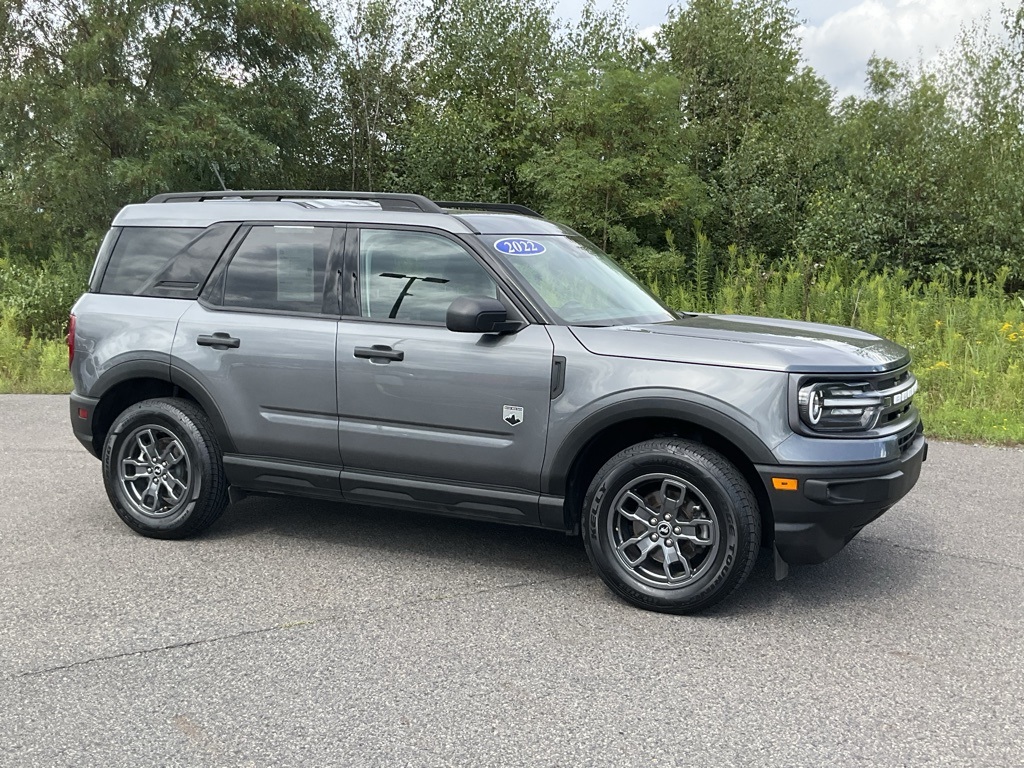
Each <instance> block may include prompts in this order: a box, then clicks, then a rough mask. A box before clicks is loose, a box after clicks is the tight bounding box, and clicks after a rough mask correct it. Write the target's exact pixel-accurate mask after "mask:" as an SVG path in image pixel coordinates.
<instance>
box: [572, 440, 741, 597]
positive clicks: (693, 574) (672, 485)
mask: <svg viewBox="0 0 1024 768" xmlns="http://www.w3.org/2000/svg"><path fill="white" fill-rule="evenodd" d="M582 512H583V514H582V522H583V525H582V528H583V540H584V544H585V545H586V549H587V555H588V556H589V557H590V562H591V563H593V565H594V568H595V569H596V570H597V572H598V574H600V576H601V578H602V579H603V580H604V582H605V584H607V585H608V587H609V588H611V590H612V591H613V592H614V593H615V594H617V595H618V596H619V597H621V598H623V599H624V600H626V601H627V602H629V603H632V604H633V605H635V606H636V607H638V608H643V609H646V610H649V611H660V612H663V613H693V612H696V611H700V610H702V609H704V608H708V607H709V606H712V605H714V604H715V603H718V602H720V601H722V600H724V599H725V598H726V597H728V596H729V595H730V594H731V593H732V592H733V591H734V590H735V589H736V588H737V587H739V586H740V584H742V583H743V582H744V581H745V580H746V578H747V576H748V575H749V574H750V571H751V569H752V568H753V567H754V562H755V560H756V559H757V551H758V547H759V545H760V542H761V516H760V513H759V511H758V507H757V501H756V500H755V498H754V494H753V492H752V491H751V490H750V486H749V485H748V484H747V481H746V480H745V479H744V478H743V475H741V474H740V472H739V471H738V470H737V469H736V467H735V466H733V465H732V464H731V463H730V462H729V461H728V460H727V459H726V458H725V457H724V456H722V455H721V454H720V453H718V452H717V451H715V450H712V449H711V448H708V447H707V446H705V445H702V444H700V443H695V442H691V441H688V440H681V439H676V438H659V439H656V440H648V441H645V442H643V443H638V444H637V445H634V446H632V447H630V448H627V449H626V450H624V451H622V452H620V453H618V454H616V455H615V456H613V457H612V458H611V459H609V460H608V462H607V463H606V464H605V465H604V466H603V467H602V468H601V469H600V471H599V472H598V473H597V474H596V475H595V476H594V479H593V481H592V482H591V484H590V488H589V489H588V490H587V494H586V496H585V498H584V502H583V510H582Z"/></svg>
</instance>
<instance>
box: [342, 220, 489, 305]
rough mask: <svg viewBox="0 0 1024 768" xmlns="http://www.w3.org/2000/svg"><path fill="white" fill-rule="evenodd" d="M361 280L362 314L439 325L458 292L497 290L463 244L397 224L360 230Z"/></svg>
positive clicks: (481, 293) (479, 293)
mask: <svg viewBox="0 0 1024 768" xmlns="http://www.w3.org/2000/svg"><path fill="white" fill-rule="evenodd" d="M359 286H360V304H361V314H362V316H363V317H367V318H373V319H375V320H385V319H392V320H406V321H409V322H425V323H435V324H439V325H444V322H445V315H446V314H447V312H448V306H449V305H450V304H451V303H452V302H453V301H454V300H455V299H456V298H458V297H459V296H486V297H490V298H496V296H497V286H496V285H495V283H494V280H492V279H491V277H490V275H488V274H487V272H486V270H484V268H483V267H482V266H480V264H479V263H478V262H477V261H476V259H474V258H473V257H472V256H471V255H470V254H469V252H468V251H466V249H465V248H463V247H462V246H460V245H458V244H457V243H454V242H452V241H451V240H449V239H448V238H446V237H441V236H440V235H434V234H430V233H428V232H411V231H408V230H397V229H363V230H360V234H359Z"/></svg>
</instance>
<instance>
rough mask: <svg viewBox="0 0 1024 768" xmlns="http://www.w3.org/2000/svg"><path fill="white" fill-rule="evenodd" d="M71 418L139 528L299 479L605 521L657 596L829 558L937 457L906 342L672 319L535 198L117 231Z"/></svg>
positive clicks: (183, 204) (201, 214)
mask: <svg viewBox="0 0 1024 768" xmlns="http://www.w3.org/2000/svg"><path fill="white" fill-rule="evenodd" d="M69 344H70V350H69V351H70V357H71V372H72V375H73V378H74V384H75V390H74V392H73V393H72V395H71V422H72V427H73V430H74V434H75V436H76V437H77V438H78V439H79V440H80V441H81V443H82V444H83V445H84V446H85V447H86V448H87V449H88V450H89V451H90V452H91V453H92V454H93V455H95V456H97V457H99V458H100V459H101V460H102V467H103V480H104V483H105V486H106V490H107V494H108V496H109V498H110V502H111V504H112V505H113V507H114V509H115V510H116V512H117V514H118V515H119V516H120V517H121V519H122V520H124V522H125V523H127V524H128V525H129V526H130V527H131V528H133V529H134V530H135V531H137V532H139V533H141V534H143V535H146V536H153V537H158V538H166V539H176V538H182V537H186V536H191V535H193V534H197V533H199V532H200V531H202V530H203V529H205V528H206V527H207V526H209V525H210V524H211V523H213V521H214V520H216V519H217V517H218V516H219V515H220V514H221V512H222V511H223V510H224V508H225V506H226V505H227V504H228V503H229V501H234V500H237V499H239V498H242V497H243V496H245V495H246V494H290V495H299V496H310V497H316V498H322V499H338V500H344V501H348V502H353V503H361V504H378V505H385V506H389V507H405V508H409V509H413V510H421V511H426V512H434V513H438V514H443V515H456V516H459V517H467V518H478V519H482V520H492V521H501V522H505V523H512V524H516V525H529V526H538V527H542V528H548V529H554V530H561V531H566V532H568V533H570V534H581V535H582V537H583V541H584V543H585V546H586V550H587V553H588V554H589V556H590V559H591V561H592V563H593V565H594V567H595V569H596V570H597V572H598V574H599V575H600V576H601V578H602V579H603V580H604V581H605V582H606V584H607V585H608V586H609V587H610V588H611V589H612V591H614V592H615V593H616V594H618V595H619V596H621V597H622V598H624V599H626V600H627V601H629V602H631V603H633V604H634V605H637V606H639V607H641V608H646V609H650V610H656V611H665V612H671V613H687V612H692V611H697V610H700V609H702V608H705V607H707V606H710V605H712V604H714V603H716V602H718V601H720V600H722V599H723V598H725V597H726V596H727V595H729V594H730V593H731V592H732V591H733V590H735V589H736V588H737V587H738V586H739V585H740V584H741V583H742V582H743V581H744V579H746V577H747V575H748V574H749V573H750V570H751V568H752V567H753V564H754V561H755V558H756V556H757V552H758V548H759V546H760V545H762V544H765V545H767V546H770V547H772V548H773V549H774V556H775V568H776V575H777V577H779V578H782V576H784V575H785V573H786V571H787V569H788V564H796V563H817V562H821V561H823V560H825V559H826V558H829V557H831V556H832V555H834V554H835V553H836V552H838V551H839V550H840V549H842V547H843V546H844V545H845V544H846V543H847V542H848V541H849V540H850V539H851V538H852V537H853V536H854V535H855V534H856V533H857V532H858V531H859V530H860V529H861V528H862V527H863V526H864V525H866V524H867V523H869V522H870V521H871V520H873V519H875V518H876V517H878V516H879V515H880V514H882V513H883V512H885V511H886V510H887V509H888V508H889V507H891V506H892V505H893V504H894V503H896V501H898V500H899V499H900V498H901V497H903V496H904V494H906V493H907V492H908V491H909V490H910V489H911V487H912V486H913V485H914V483H915V482H916V481H917V479H918V475H919V473H920V469H921V464H922V462H923V461H924V459H925V457H926V454H927V445H926V443H925V438H924V436H923V433H922V428H921V423H920V419H919V417H918V412H917V409H916V408H915V407H914V404H913V396H914V393H915V391H916V389H917V383H916V381H915V379H914V376H913V375H912V374H911V373H910V372H909V370H908V366H909V363H910V360H909V357H908V354H907V351H906V350H905V349H903V348H902V347H900V346H898V345H896V344H894V343H892V342H890V341H886V340H884V339H881V338H878V337H876V336H872V335H869V334H867V333H862V332H860V331H856V330H852V329H849V328H839V327H832V326H824V325H816V324H812V323H804V322H793V321H784V320H767V319H761V318H754V317H735V316H725V315H698V314H689V313H682V314H681V313H677V312H673V311H671V310H669V309H667V308H666V307H664V306H663V305H662V304H661V303H660V302H659V301H658V300H657V299H655V298H654V297H652V296H651V295H650V294H649V293H648V292H647V291H646V290H644V289H643V288H642V287H641V286H640V285H638V284H637V283H636V282H635V281H634V280H632V279H631V278H630V277H629V276H628V275H627V274H625V273H624V272H623V271H622V270H621V269H619V268H618V267H617V266H616V265H615V264H614V263H613V262H612V261H611V260H610V259H609V258H608V257H607V256H605V255H604V254H603V253H601V252H600V251H599V250H598V249H597V248H595V247H594V246H593V245H591V244H590V243H589V242H587V241H586V240H585V239H583V238H582V237H580V236H579V235H578V234H577V233H575V232H573V231H572V230H571V229H568V228H566V227H564V226H561V225H559V224H555V223H552V222H550V221H546V220H545V219H543V218H541V217H540V216H538V215H537V214H535V213H534V212H533V211H531V210H529V209H527V208H523V207H521V206H515V205H488V204H482V203H464V202H438V203H435V202H433V201H431V200H428V199H427V198H424V197H421V196H418V195H411V194H409V195H404V194H371V193H359V192H311V191H302V192H297V191H258V192H210V193H206V192H203V193H184V194H164V195H158V196H157V197H154V198H153V199H152V200H150V201H149V202H148V203H146V204H143V205H129V206H127V207H125V208H124V209H123V210H121V212H120V213H118V214H117V217H116V218H115V219H114V222H113V226H112V229H111V230H110V232H109V234H108V235H107V237H106V239H105V240H104V241H103V244H102V246H101V247H100V249H99V254H98V256H97V258H96V264H95V267H94V269H93V273H92V276H91V278H90V283H89V290H88V292H87V293H86V294H84V295H83V296H82V297H81V299H80V300H79V301H78V302H77V303H76V304H75V307H74V309H73V314H72V316H71V330H70V333H69Z"/></svg>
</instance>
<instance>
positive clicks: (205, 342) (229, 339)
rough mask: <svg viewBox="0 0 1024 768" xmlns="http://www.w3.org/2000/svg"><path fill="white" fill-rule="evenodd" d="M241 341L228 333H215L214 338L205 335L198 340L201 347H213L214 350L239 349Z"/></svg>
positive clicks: (197, 342)
mask: <svg viewBox="0 0 1024 768" xmlns="http://www.w3.org/2000/svg"><path fill="white" fill-rule="evenodd" d="M241 343H242V342H241V341H239V340H238V339H236V338H235V337H234V336H228V334H226V333H215V334H213V335H212V336H207V335H203V336H200V337H199V338H197V339H196V344H198V345H199V346H200V347H213V348H214V349H238V347H239V346H240V345H241Z"/></svg>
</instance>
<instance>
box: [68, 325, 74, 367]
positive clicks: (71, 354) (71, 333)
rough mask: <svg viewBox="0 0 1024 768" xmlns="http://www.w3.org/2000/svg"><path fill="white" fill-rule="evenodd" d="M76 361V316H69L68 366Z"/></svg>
mask: <svg viewBox="0 0 1024 768" xmlns="http://www.w3.org/2000/svg"><path fill="white" fill-rule="evenodd" d="M73 362H75V316H74V315H69V316H68V368H70V367H71V364H72V363H73Z"/></svg>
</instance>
